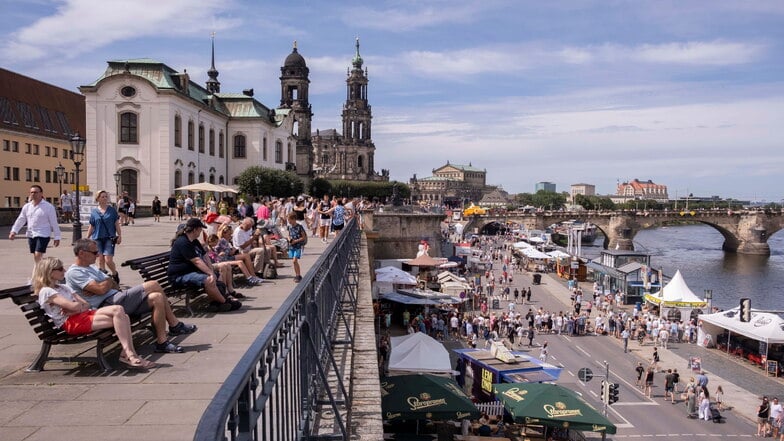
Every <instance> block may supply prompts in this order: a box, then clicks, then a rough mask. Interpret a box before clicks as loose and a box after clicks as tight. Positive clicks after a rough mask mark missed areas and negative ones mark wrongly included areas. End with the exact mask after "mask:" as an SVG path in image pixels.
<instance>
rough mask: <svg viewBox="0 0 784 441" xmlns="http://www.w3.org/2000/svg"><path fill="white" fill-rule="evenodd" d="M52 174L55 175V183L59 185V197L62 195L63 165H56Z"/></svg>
mask: <svg viewBox="0 0 784 441" xmlns="http://www.w3.org/2000/svg"><path fill="white" fill-rule="evenodd" d="M54 172H55V173H56V174H57V183H58V184H60V195H61V196H62V194H63V176H65V167H63V164H62V163H60V164H57V167H55V168H54Z"/></svg>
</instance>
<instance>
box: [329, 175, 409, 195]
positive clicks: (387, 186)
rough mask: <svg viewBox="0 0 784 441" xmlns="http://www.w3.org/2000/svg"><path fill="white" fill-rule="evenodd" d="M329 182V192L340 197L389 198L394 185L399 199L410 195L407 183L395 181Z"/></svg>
mask: <svg viewBox="0 0 784 441" xmlns="http://www.w3.org/2000/svg"><path fill="white" fill-rule="evenodd" d="M314 182H315V180H314ZM329 184H330V185H331V193H332V194H333V195H336V196H341V197H358V196H362V197H365V198H367V199H373V198H379V199H391V198H392V193H393V187H395V186H397V192H398V195H399V196H400V198H401V199H408V198H409V197H411V188H409V186H408V185H406V184H404V183H402V182H397V181H391V182H372V181H329ZM315 195H316V194H315V193H314V196H315ZM322 195H323V194H322Z"/></svg>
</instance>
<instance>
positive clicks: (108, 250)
mask: <svg viewBox="0 0 784 441" xmlns="http://www.w3.org/2000/svg"><path fill="white" fill-rule="evenodd" d="M93 240H94V241H95V244H96V245H97V246H98V254H99V255H101V256H114V244H113V243H112V238H111V237H105V238H103V239H93Z"/></svg>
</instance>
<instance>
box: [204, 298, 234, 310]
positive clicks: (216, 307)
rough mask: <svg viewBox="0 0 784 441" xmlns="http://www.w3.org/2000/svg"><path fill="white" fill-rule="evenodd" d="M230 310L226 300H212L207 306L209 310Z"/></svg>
mask: <svg viewBox="0 0 784 441" xmlns="http://www.w3.org/2000/svg"><path fill="white" fill-rule="evenodd" d="M230 310H231V305H230V304H229V303H228V302H224V303H219V302H217V301H215V300H213V301H211V302H210V304H209V305H208V306H207V311H209V312H228V311H230Z"/></svg>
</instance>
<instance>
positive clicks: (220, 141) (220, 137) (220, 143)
mask: <svg viewBox="0 0 784 441" xmlns="http://www.w3.org/2000/svg"><path fill="white" fill-rule="evenodd" d="M223 145H224V143H223V130H221V131H220V132H218V157H220V158H222V157H223Z"/></svg>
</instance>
